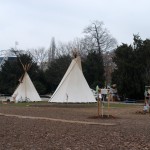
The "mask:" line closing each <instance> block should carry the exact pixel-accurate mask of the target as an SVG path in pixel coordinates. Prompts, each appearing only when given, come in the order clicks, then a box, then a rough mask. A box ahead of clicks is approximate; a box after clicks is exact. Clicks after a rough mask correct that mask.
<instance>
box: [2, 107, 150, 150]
mask: <svg viewBox="0 0 150 150" xmlns="http://www.w3.org/2000/svg"><path fill="white" fill-rule="evenodd" d="M138 110H142V106H133V107H131V106H129V107H125V108H110V110H109V114H111V115H112V116H115V119H114V118H111V119H101V118H98V119H90V117H91V116H96V115H97V107H95V106H92V107H82V106H81V107H76V106H75V107H73V105H67V106H64V107H59V105H58V106H56V105H54V106H53V105H52V106H43V107H40V106H35V107H33V106H32V107H30V106H28V105H27V106H22V107H18V106H13V104H12V105H0V113H3V114H11V115H22V116H33V117H45V118H53V119H61V120H63V119H64V120H68V121H69V120H71V121H84V122H96V123H113V124H115V125H111V126H108V125H101V124H86V123H85V124H82V123H70V122H63V121H55V120H47V119H31V118H18V117H14V116H4V115H0V150H150V115H149V114H146V115H144V114H136V113H135V112H136V111H138ZM104 114H108V110H107V109H105V110H104Z"/></svg>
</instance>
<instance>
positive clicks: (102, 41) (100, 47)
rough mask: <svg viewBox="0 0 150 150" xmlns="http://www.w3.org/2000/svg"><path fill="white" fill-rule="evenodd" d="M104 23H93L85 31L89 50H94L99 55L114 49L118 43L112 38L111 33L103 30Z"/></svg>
mask: <svg viewBox="0 0 150 150" xmlns="http://www.w3.org/2000/svg"><path fill="white" fill-rule="evenodd" d="M103 25H104V24H103V22H100V21H93V22H92V23H91V24H90V25H89V26H88V27H86V28H85V29H84V33H85V39H84V41H83V42H84V43H85V46H86V49H87V50H89V49H90V50H94V51H97V52H98V53H100V52H105V51H109V50H112V49H114V47H116V44H117V41H116V39H115V38H113V37H112V36H111V34H110V33H109V31H108V30H107V29H105V28H103Z"/></svg>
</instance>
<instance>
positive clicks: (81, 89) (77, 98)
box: [49, 56, 96, 103]
mask: <svg viewBox="0 0 150 150" xmlns="http://www.w3.org/2000/svg"><path fill="white" fill-rule="evenodd" d="M49 102H57V103H88V102H96V100H95V98H94V95H93V93H92V91H91V89H90V87H89V85H88V83H87V81H86V79H85V77H84V75H83V72H82V67H81V58H80V57H79V56H78V57H76V58H74V59H73V60H72V62H71V64H70V66H69V68H68V70H67V71H66V73H65V75H64V77H63V78H62V80H61V82H60V84H59V85H58V87H57V89H56V91H55V92H54V94H53V95H52V97H51V98H50V100H49Z"/></svg>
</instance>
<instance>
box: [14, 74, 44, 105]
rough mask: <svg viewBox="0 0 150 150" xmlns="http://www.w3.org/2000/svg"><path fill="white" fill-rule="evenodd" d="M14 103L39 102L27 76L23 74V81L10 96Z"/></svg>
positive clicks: (39, 99)
mask: <svg viewBox="0 0 150 150" xmlns="http://www.w3.org/2000/svg"><path fill="white" fill-rule="evenodd" d="M12 97H13V99H15V101H16V102H18V101H26V100H27V101H31V102H33V101H41V98H40V96H39V94H38V93H37V91H36V89H35V87H34V85H33V83H32V81H31V79H30V77H29V75H28V73H27V72H25V74H24V77H23V80H22V81H21V82H20V84H19V86H18V87H17V89H16V90H15V92H14V93H13V95H12Z"/></svg>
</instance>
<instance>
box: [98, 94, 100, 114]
mask: <svg viewBox="0 0 150 150" xmlns="http://www.w3.org/2000/svg"><path fill="white" fill-rule="evenodd" d="M97 107H98V111H97V114H98V116H100V98H99V96H98V99H97Z"/></svg>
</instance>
